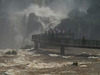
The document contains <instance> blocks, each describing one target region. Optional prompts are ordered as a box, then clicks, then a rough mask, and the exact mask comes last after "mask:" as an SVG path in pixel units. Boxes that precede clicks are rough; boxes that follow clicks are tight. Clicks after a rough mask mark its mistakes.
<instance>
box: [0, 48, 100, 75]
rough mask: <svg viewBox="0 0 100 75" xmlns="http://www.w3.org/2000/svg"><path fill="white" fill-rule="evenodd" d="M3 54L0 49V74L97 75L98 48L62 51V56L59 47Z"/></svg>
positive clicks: (99, 70) (99, 62) (99, 61)
mask: <svg viewBox="0 0 100 75" xmlns="http://www.w3.org/2000/svg"><path fill="white" fill-rule="evenodd" d="M7 51H11V49H6V50H0V75H100V50H99V49H98V50H97V49H86V48H66V51H65V54H64V55H60V54H59V52H60V50H59V48H53V49H52V48H48V49H47V48H46V49H44V48H41V49H39V50H30V49H27V50H24V49H23V50H21V49H19V50H16V51H17V55H5V52H7ZM74 62H78V66H74V65H72V64H73V63H74Z"/></svg>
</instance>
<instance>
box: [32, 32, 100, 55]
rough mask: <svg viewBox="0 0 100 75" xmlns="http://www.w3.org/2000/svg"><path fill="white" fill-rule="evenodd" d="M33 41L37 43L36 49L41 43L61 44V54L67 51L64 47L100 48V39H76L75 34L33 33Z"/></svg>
mask: <svg viewBox="0 0 100 75" xmlns="http://www.w3.org/2000/svg"><path fill="white" fill-rule="evenodd" d="M32 41H33V42H34V43H35V45H34V46H35V49H38V45H39V44H40V46H41V45H45V46H46V45H48V44H50V45H54V46H60V47H61V54H64V52H65V49H64V47H78V48H92V49H100V40H87V39H75V38H74V36H73V34H69V35H65V34H63V35H62V34H56V35H53V34H37V35H32Z"/></svg>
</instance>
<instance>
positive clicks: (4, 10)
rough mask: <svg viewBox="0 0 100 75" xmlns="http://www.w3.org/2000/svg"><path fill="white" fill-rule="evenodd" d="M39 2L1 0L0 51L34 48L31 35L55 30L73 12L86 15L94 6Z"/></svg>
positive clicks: (66, 0)
mask: <svg viewBox="0 0 100 75" xmlns="http://www.w3.org/2000/svg"><path fill="white" fill-rule="evenodd" d="M37 1H38V2H37ZM37 1H35V0H1V3H0V35H1V36H0V48H21V47H23V46H24V45H27V44H29V45H32V44H33V43H32V42H31V36H32V34H39V33H42V32H44V31H45V30H48V29H49V28H54V27H55V26H57V25H58V24H59V23H60V22H61V20H62V19H64V18H67V17H68V13H69V12H70V11H71V10H72V9H74V8H78V9H80V10H81V11H84V12H87V9H88V8H89V5H90V3H91V2H90V1H87V0H37ZM43 1H44V2H43ZM32 13H33V17H32V21H33V22H32V23H31V24H30V21H29V16H30V14H32ZM35 24H37V25H38V26H36V25H35ZM32 28H33V29H32Z"/></svg>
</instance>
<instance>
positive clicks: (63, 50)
mask: <svg viewBox="0 0 100 75" xmlns="http://www.w3.org/2000/svg"><path fill="white" fill-rule="evenodd" d="M60 54H61V55H64V54H65V48H64V46H63V45H62V46H61V51H60Z"/></svg>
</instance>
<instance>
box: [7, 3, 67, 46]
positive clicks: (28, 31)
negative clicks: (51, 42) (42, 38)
mask: <svg viewBox="0 0 100 75" xmlns="http://www.w3.org/2000/svg"><path fill="white" fill-rule="evenodd" d="M10 13H11V12H10ZM64 18H65V16H64V15H62V14H60V13H55V12H54V11H53V10H51V9H50V8H49V7H44V6H42V7H40V6H39V5H34V4H31V5H30V6H29V7H28V8H27V9H25V10H24V11H19V12H14V13H13V15H12V13H11V15H10V17H9V20H10V22H11V24H10V27H11V28H13V29H14V30H13V31H14V32H15V34H16V35H15V36H14V39H15V44H16V46H17V47H19V48H20V47H21V46H23V45H26V44H32V42H31V36H32V35H33V34H39V33H41V32H44V31H45V30H48V29H49V28H54V27H55V26H57V25H58V24H59V23H60V22H61V20H62V19H64ZM23 24H24V25H23Z"/></svg>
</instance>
